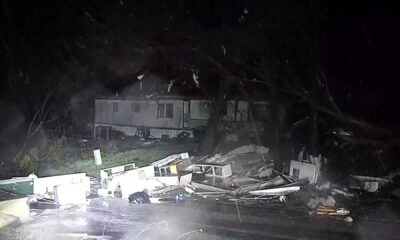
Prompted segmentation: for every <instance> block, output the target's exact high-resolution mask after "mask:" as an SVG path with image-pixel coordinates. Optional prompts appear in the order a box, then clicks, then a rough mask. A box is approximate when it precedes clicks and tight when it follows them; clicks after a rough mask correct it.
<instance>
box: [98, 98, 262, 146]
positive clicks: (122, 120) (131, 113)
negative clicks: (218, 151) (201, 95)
mask: <svg viewBox="0 0 400 240" xmlns="http://www.w3.org/2000/svg"><path fill="white" fill-rule="evenodd" d="M211 104H212V101H211V100H207V99H195V98H188V97H179V96H159V97H157V99H146V98H142V99H126V98H122V97H111V98H97V99H96V100H95V122H94V132H93V134H94V137H95V138H96V137H101V138H106V139H108V138H109V137H110V135H111V132H112V131H119V132H123V133H124V134H126V135H128V136H134V135H136V136H140V137H143V138H146V137H149V136H152V137H155V138H174V137H179V136H184V137H193V136H194V135H195V134H196V132H198V131H200V132H201V131H204V129H205V128H206V127H207V124H208V121H209V119H210V115H211V109H212V106H211ZM250 107H251V108H252V111H253V115H254V116H253V118H254V120H255V121H256V122H263V121H265V120H267V119H268V116H267V113H268V103H267V102H265V101H253V102H252V104H251V106H250V104H249V102H247V101H243V100H227V101H225V103H224V107H223V110H222V113H221V114H222V118H221V121H220V124H219V128H220V129H221V130H222V129H235V130H238V131H242V132H249V133H251V132H254V126H253V125H252V124H251V123H250V121H249V119H250V118H249V112H250V111H249V108H250ZM256 125H257V126H258V125H260V124H257V123H256ZM258 131H262V129H261V128H260V129H258Z"/></svg>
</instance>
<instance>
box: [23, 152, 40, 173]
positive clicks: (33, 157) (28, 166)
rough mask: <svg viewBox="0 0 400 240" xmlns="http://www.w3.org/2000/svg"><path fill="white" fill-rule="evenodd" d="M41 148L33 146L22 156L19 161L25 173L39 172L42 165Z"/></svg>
mask: <svg viewBox="0 0 400 240" xmlns="http://www.w3.org/2000/svg"><path fill="white" fill-rule="evenodd" d="M39 160H40V150H39V148H37V147H33V148H31V149H30V150H29V152H28V153H27V154H25V156H24V157H23V158H22V160H21V161H20V163H19V167H20V168H21V170H22V171H23V172H25V173H34V172H38V170H39V165H40V161H39Z"/></svg>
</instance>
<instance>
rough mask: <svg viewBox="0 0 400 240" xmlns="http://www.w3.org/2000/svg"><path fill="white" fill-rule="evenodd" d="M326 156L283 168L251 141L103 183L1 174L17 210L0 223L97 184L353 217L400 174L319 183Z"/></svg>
mask: <svg viewBox="0 0 400 240" xmlns="http://www.w3.org/2000/svg"><path fill="white" fill-rule="evenodd" d="M321 161H322V158H321V156H319V157H313V156H304V154H303V151H302V152H300V154H299V158H298V159H297V160H291V161H290V166H289V169H287V171H286V172H285V173H283V172H280V171H277V170H276V169H274V161H273V159H272V157H271V155H270V154H269V149H268V148H266V147H264V146H257V145H253V144H250V145H245V146H241V147H239V148H236V149H234V150H232V151H230V152H228V153H225V154H215V155H206V156H189V154H188V153H179V154H174V155H171V156H168V157H166V158H163V159H160V160H158V161H155V162H153V163H151V164H149V165H147V166H143V167H137V166H136V164H135V163H129V164H125V165H121V166H115V167H112V168H106V169H102V170H100V179H99V181H97V184H95V182H93V181H91V180H90V179H89V177H88V176H86V174H85V173H77V174H67V175H59V176H50V177H42V178H39V177H37V176H35V175H34V174H31V175H29V176H28V177H22V178H21V177H18V178H12V179H8V180H2V181H0V197H1V196H2V194H3V195H4V194H5V195H7V196H8V197H7V198H5V197H2V198H1V199H0V200H3V201H0V213H4V214H10V215H12V214H14V215H12V216H13V219H10V220H7V219H5V218H2V219H1V221H0V228H1V227H4V226H7V225H8V224H10V223H11V222H12V221H14V220H15V219H18V220H19V221H20V222H24V221H28V220H29V219H30V214H29V212H30V209H29V206H31V207H32V206H34V207H35V206H37V203H38V202H42V203H47V204H50V205H53V206H55V207H58V208H59V207H61V208H64V207H68V206H75V205H85V204H87V203H88V200H87V197H88V196H89V195H90V194H93V188H95V189H94V191H95V193H96V195H97V196H100V197H121V198H125V199H127V200H128V201H129V202H132V203H136V204H144V203H165V202H176V203H178V204H182V203H185V200H186V199H187V198H190V199H191V201H215V202H217V203H218V204H228V205H229V204H234V205H236V208H238V206H239V205H240V206H251V207H263V208H264V207H270V208H276V207H277V206H278V207H279V206H280V207H281V208H287V209H289V207H290V206H292V205H296V206H297V205H300V206H301V208H297V210H296V211H299V212H300V211H303V212H304V213H305V214H306V215H308V216H314V217H333V218H340V219H343V220H344V221H346V222H353V221H354V216H353V215H352V213H353V210H356V209H357V205H356V204H354V203H355V202H357V199H359V198H360V196H359V192H360V191H361V192H366V193H369V194H377V193H379V192H380V190H381V189H384V188H386V187H387V186H393V183H394V182H395V181H394V179H395V178H396V177H397V176H400V174H399V173H393V174H392V175H390V176H388V177H385V178H377V177H369V176H359V175H350V176H349V181H348V182H349V183H348V185H347V186H346V187H343V185H340V184H339V185H338V184H333V183H331V182H321V178H320V175H321ZM99 162H101V161H99V160H97V163H99ZM97 163H96V164H97ZM391 190H393V191H392V195H393V196H395V194H398V195H400V194H399V192H400V191H399V190H398V189H396V188H391ZM396 191H397V192H396ZM9 196H12V197H9ZM35 204H36V205H35ZM16 209H18V211H16ZM300 209H301V210H300ZM31 211H32V210H31ZM11 213H12V214H11Z"/></svg>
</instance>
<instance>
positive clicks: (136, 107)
mask: <svg viewBox="0 0 400 240" xmlns="http://www.w3.org/2000/svg"><path fill="white" fill-rule="evenodd" d="M132 112H135V113H138V112H140V104H139V103H132Z"/></svg>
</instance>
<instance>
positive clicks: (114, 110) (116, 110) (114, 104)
mask: <svg viewBox="0 0 400 240" xmlns="http://www.w3.org/2000/svg"><path fill="white" fill-rule="evenodd" d="M113 112H118V103H116V102H114V103H113Z"/></svg>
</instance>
